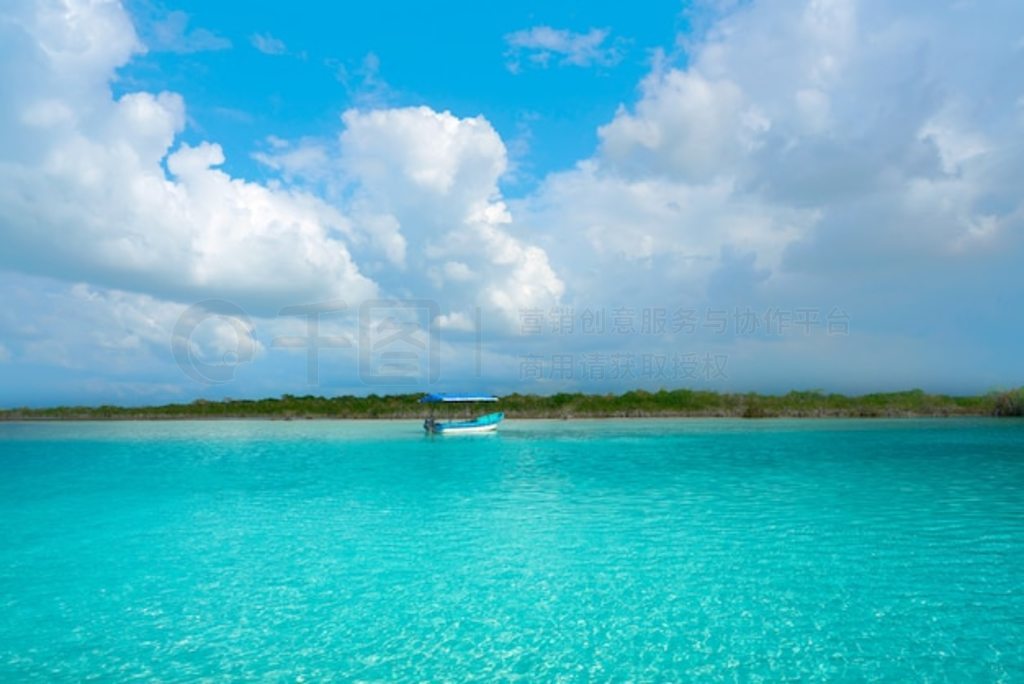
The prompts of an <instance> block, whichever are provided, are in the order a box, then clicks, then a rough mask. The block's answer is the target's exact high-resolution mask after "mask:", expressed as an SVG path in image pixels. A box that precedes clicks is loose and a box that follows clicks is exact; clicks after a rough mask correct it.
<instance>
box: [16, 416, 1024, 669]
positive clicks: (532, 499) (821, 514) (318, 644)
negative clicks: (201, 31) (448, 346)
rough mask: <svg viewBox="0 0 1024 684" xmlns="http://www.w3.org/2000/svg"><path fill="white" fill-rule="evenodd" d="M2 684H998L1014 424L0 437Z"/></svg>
mask: <svg viewBox="0 0 1024 684" xmlns="http://www.w3.org/2000/svg"><path fill="white" fill-rule="evenodd" d="M0 521H2V522H0V681H4V682H11V681H22V680H33V679H34V680H47V681H51V680H84V679H93V678H96V679H100V680H125V679H131V678H137V679H144V680H151V679H159V680H163V681H183V680H192V679H195V678H199V677H210V678H214V679H218V680H219V679H237V678H243V677H248V678H260V679H270V680H274V681H303V680H305V681H323V680H330V679H336V680H344V681H348V680H377V681H381V680H431V681H438V680H464V679H468V678H477V679H495V678H499V679H506V680H512V679H523V680H527V681H536V680H545V681H550V680H563V681H590V680H596V681H606V680H614V681H622V680H640V681H672V680H688V679H696V678H701V679H712V680H713V679H720V680H727V681H733V680H738V681H762V680H763V681H773V682H774V681H780V680H787V679H805V680H807V679H810V680H814V679H824V680H830V681H837V680H840V681H862V680H888V681H955V682H962V681H1024V423H1022V422H1020V421H1009V420H1007V421H1002V422H998V421H988V420H947V421H877V422H876V421H802V422H801V421H728V420H713V421H704V420H660V421H607V422H596V421H594V422H591V421H579V422H558V421H555V422H545V421H536V422H527V421H523V422H516V421H510V422H507V423H506V424H505V425H504V426H503V431H502V432H501V433H500V434H498V435H496V436H478V437H455V438H452V437H447V438H443V437H442V438H434V439H430V438H426V437H424V436H422V435H421V433H420V427H419V421H404V422H397V421H396V422H376V423H369V422H367V423H363V422H241V421H239V422H203V423H194V422H183V423H114V424H111V423H78V424H53V425H27V424H0Z"/></svg>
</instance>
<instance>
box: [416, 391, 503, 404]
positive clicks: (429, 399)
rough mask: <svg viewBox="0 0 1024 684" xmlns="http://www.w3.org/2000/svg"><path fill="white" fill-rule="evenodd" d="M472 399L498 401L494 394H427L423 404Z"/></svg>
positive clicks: (465, 401)
mask: <svg viewBox="0 0 1024 684" xmlns="http://www.w3.org/2000/svg"><path fill="white" fill-rule="evenodd" d="M471 401H498V397H496V396H494V395H493V394H437V393H435V394H426V395H424V396H423V398H422V399H420V403H421V404H457V403H467V402H471Z"/></svg>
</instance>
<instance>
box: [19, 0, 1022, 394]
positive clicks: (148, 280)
mask: <svg viewBox="0 0 1024 684" xmlns="http://www.w3.org/2000/svg"><path fill="white" fill-rule="evenodd" d="M642 9H643V11H637V10H636V8H634V7H631V6H628V5H623V4H622V3H592V2H588V3H583V2H577V3H568V2H565V3H552V2H546V3H504V4H498V3H490V4H486V3H485V4H481V3H468V2H464V3H445V4H443V5H441V6H438V5H436V4H434V5H431V4H423V3H392V4H389V5H381V4H377V5H373V6H369V5H356V4H352V3H288V4H281V3H271V2H258V3H250V4H247V5H246V10H245V12H243V13H239V12H238V11H237V9H236V8H235V7H233V6H230V5H228V4H224V3H199V2H166V3H165V2H155V1H151V0H139V1H131V2H126V3H124V4H120V3H117V2H108V1H104V0H91V1H87V0H82V1H75V2H71V1H70V0H68V1H67V2H61V1H58V0H47V1H45V2H28V1H23V0H19V1H16V2H12V3H8V4H6V5H5V7H4V8H3V9H2V10H0V13H2V14H3V15H4V16H3V20H2V21H0V69H2V73H0V103H2V105H3V106H2V107H0V176H2V178H0V237H2V238H3V240H4V245H5V246H4V249H3V250H0V293H2V295H3V298H4V302H5V306H4V307H3V311H2V314H0V405H6V406H15V405H22V404H29V405H47V404H54V403H85V404H97V403H125V404H141V403H152V402H164V401H190V400H192V399H195V398H198V397H207V398H217V397H224V396H231V397H256V396H266V395H271V396H273V395H279V394H282V393H285V392H288V393H295V394H307V393H317V394H320V393H323V394H335V393H357V394H365V393H369V392H378V393H379V392H392V391H419V390H424V389H431V390H478V389H486V390H493V391H498V392H508V391H524V392H542V393H547V392H554V391H559V390H587V391H609V390H624V389H628V388H633V387H644V388H648V389H657V388H659V387H684V386H685V387H699V388H704V389H714V390H721V391H748V390H757V391H766V392H784V391H788V390H790V389H825V390H837V391H844V392H853V393H859V392H868V391H876V390H894V389H905V388H911V387H922V388H924V389H927V390H933V391H944V392H983V391H988V390H992V389H998V388H1005V387H1013V386H1020V385H1024V361H1022V357H1021V355H1020V353H1019V347H1020V343H1021V340H1022V338H1024V313H1022V308H1021V307H1020V305H1019V302H1020V301H1021V296H1022V295H1024V292H1022V289H1024V287H1022V284H1021V279H1020V276H1019V268H1020V264H1021V263H1024V196H1022V193H1021V190H1020V188H1022V187H1024V150H1022V144H1021V141H1022V140H1024V135H1022V134H1024V76H1022V74H1024V29H1021V28H1020V27H1021V26H1024V6H1021V5H1020V4H1019V3H1016V2H1010V1H1008V0H1005V1H1004V0H998V1H993V2H973V1H971V0H949V1H939V2H933V1H931V0H928V1H925V0H914V1H911V2H906V3H899V5H898V6H896V5H893V4H892V3H884V2H879V1H874V0H750V1H748V2H729V1H721V0H699V1H695V2H692V3H682V2H667V1H666V2H650V3H645V4H644V5H643V7H642ZM310 312H319V313H317V314H316V316H314V317H313V318H310V316H311V314H310ZM314 328H315V330H314ZM311 340H314V342H311ZM311 345H314V346H317V348H312V347H311Z"/></svg>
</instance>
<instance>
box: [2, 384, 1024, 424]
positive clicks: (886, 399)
mask: <svg viewBox="0 0 1024 684" xmlns="http://www.w3.org/2000/svg"><path fill="white" fill-rule="evenodd" d="M421 396H422V395H421V394H395V395H387V396H379V395H376V394H371V395H369V396H366V397H354V396H339V397H318V396H312V395H309V396H303V397H297V396H293V395H290V394H286V395H284V396H282V397H281V398H279V399H257V400H248V399H225V400H223V401H206V400H203V399H199V400H196V401H194V402H192V403H189V404H166V405H164V406H142V407H121V406H95V407H85V406H59V407H54V408H15V409H7V410H0V421H3V420H7V421H11V420H164V419H166V420H174V419H218V418H269V419H281V420H288V419H307V418H417V417H420V416H422V415H423V414H424V412H425V409H424V407H423V405H421V404H419V398H420V397H421ZM500 408H501V410H503V411H504V412H505V414H506V416H508V417H509V418H645V417H650V418H654V417H672V416H692V417H732V418H775V417H784V418H827V417H844V418H883V417H915V416H1024V388H1021V389H1017V390H1011V391H1007V392H993V393H989V394H984V395H977V396H948V395H943V394H926V393H925V392H923V391H921V390H911V391H908V392H889V393H880V394H865V395H860V396H846V395H842V394H825V393H823V392H818V391H809V392H806V391H805V392H790V393H788V394H783V395H764V394H753V393H748V394H722V393H718V392H706V391H696V390H687V389H678V390H661V391H658V392H645V391H643V390H635V391H632V392H626V393H625V394H617V395H616V394H565V393H563V394H553V395H550V396H537V395H532V394H510V395H507V396H504V397H502V399H501V404H500Z"/></svg>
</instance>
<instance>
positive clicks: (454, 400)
mask: <svg viewBox="0 0 1024 684" xmlns="http://www.w3.org/2000/svg"><path fill="white" fill-rule="evenodd" d="M495 401H498V397H495V396H493V395H490V394H427V395H425V396H423V397H422V398H421V399H420V403H421V404H428V405H429V406H430V415H429V416H427V418H426V419H425V420H424V421H423V429H424V430H426V431H427V434H429V435H470V434H479V433H484V432H495V431H496V430H497V429H498V423H500V422H501V421H502V420H503V419H504V418H505V414H504V413H502V412H501V411H498V412H495V413H487V414H485V415H482V416H477V417H476V418H469V419H467V420H444V421H442V420H437V419H436V418H435V417H434V410H435V408H436V407H437V405H438V404H447V405H449V406H450V405H452V404H467V405H468V404H476V403H481V402H483V403H488V402H495Z"/></svg>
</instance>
